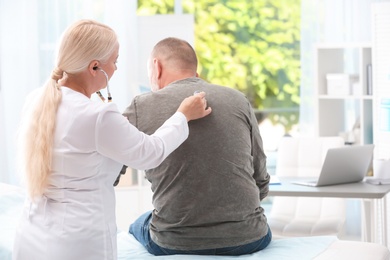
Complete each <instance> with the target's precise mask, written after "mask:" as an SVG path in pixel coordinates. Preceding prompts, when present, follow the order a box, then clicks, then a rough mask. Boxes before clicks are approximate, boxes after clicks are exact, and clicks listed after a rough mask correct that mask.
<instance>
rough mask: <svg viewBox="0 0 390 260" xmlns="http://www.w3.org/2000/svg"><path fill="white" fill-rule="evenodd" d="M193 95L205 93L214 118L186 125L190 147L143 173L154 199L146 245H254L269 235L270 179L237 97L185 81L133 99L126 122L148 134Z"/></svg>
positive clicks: (250, 118)
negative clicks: (266, 199)
mask: <svg viewBox="0 0 390 260" xmlns="http://www.w3.org/2000/svg"><path fill="white" fill-rule="evenodd" d="M194 91H204V92H206V97H207V100H208V104H209V105H210V106H211V107H212V108H213V112H212V114H210V116H208V117H207V118H204V119H203V120H200V121H191V122H190V123H189V127H190V134H189V137H188V139H187V140H186V141H185V142H184V143H183V144H182V145H181V146H180V147H179V148H178V149H177V150H175V151H174V152H173V153H172V154H171V155H169V156H168V157H167V159H166V160H165V161H164V162H163V163H162V164H161V165H160V166H159V167H157V168H155V169H151V170H148V171H146V176H147V178H148V180H149V181H150V182H151V183H152V190H153V192H154V195H153V205H154V207H155V210H154V212H153V218H152V221H151V226H150V232H151V236H152V239H153V241H154V242H155V243H157V244H158V245H160V246H162V247H167V248H172V249H179V250H189V249H192V250H196V249H207V248H218V247H229V246H237V245H240V244H246V243H250V242H253V241H255V240H258V239H259V238H260V237H262V236H264V235H265V234H267V232H268V226H267V222H266V218H265V216H264V212H263V209H262V208H261V207H260V198H261V199H263V198H264V197H266V196H267V193H268V182H269V175H268V173H267V171H266V157H265V155H264V152H263V149H262V141H261V138H260V134H259V129H258V125H257V121H256V118H255V116H254V114H253V111H252V108H251V106H250V103H249V102H248V100H247V99H246V98H245V97H244V96H243V95H242V94H241V93H239V92H238V91H236V90H233V89H229V88H226V87H220V86H216V85H211V84H208V83H206V82H205V81H203V80H201V79H199V78H189V79H184V80H180V81H176V82H173V83H172V84H170V85H168V86H166V87H165V88H163V89H161V90H159V91H157V92H152V93H147V94H144V95H141V96H138V97H136V98H135V99H134V101H133V103H132V105H131V106H130V107H129V108H128V109H127V110H126V112H125V115H126V116H127V117H128V118H129V121H130V122H131V123H132V124H134V125H135V126H136V127H137V128H139V129H140V130H141V131H143V132H145V133H147V134H152V133H153V132H154V131H155V130H156V129H157V128H158V127H159V126H161V124H162V123H163V122H164V121H165V120H166V119H167V118H169V116H170V115H172V114H173V113H174V112H175V111H176V109H177V107H178V104H180V101H181V100H183V98H184V97H187V96H188V95H191V94H192V93H194ZM256 184H257V185H256Z"/></svg>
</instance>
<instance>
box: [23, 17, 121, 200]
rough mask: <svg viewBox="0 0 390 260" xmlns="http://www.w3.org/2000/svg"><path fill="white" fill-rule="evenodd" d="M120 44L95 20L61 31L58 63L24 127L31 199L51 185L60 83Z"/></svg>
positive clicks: (25, 166)
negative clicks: (49, 183) (62, 32)
mask: <svg viewBox="0 0 390 260" xmlns="http://www.w3.org/2000/svg"><path fill="white" fill-rule="evenodd" d="M117 44H118V41H117V36H116V34H115V32H114V31H113V30H112V29H111V28H110V27H108V26H106V25H104V24H101V23H98V22H96V21H93V20H80V21H78V22H76V23H74V24H73V25H71V26H70V27H69V28H68V29H67V30H66V31H65V32H64V34H63V35H62V40H61V41H60V45H59V46H58V50H57V59H56V66H55V69H54V70H53V72H52V74H51V77H50V79H49V80H48V81H47V82H46V84H45V85H44V86H43V93H42V95H40V97H39V99H38V100H36V101H35V102H34V105H33V108H30V109H31V118H29V119H28V122H27V123H25V125H24V127H23V128H24V130H22V131H21V133H20V134H21V136H20V141H21V146H22V147H21V151H20V152H21V155H20V156H21V159H22V162H21V166H22V171H23V172H24V174H25V181H26V185H27V189H28V193H29V196H30V197H31V199H35V198H37V197H40V196H42V195H43V193H44V191H45V188H46V187H47V185H48V181H49V177H50V172H51V166H52V153H53V143H54V133H55V127H56V114H57V109H58V106H59V104H60V102H61V97H62V94H61V90H60V86H61V85H63V84H64V83H66V80H67V78H68V76H71V75H77V74H78V73H79V72H81V71H83V70H85V69H87V68H88V66H89V64H90V63H91V62H92V61H94V60H98V61H100V62H102V63H105V62H106V61H107V60H108V59H109V57H110V56H111V55H112V53H113V52H114V50H115V48H116V46H117Z"/></svg>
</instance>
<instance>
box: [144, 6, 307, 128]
mask: <svg viewBox="0 0 390 260" xmlns="http://www.w3.org/2000/svg"><path fill="white" fill-rule="evenodd" d="M174 2H175V1H174V0H138V15H153V14H173V13H174V4H175V3H174ZM182 7H183V12H184V13H190V14H194V17H195V46H194V48H195V50H196V52H197V55H198V59H199V70H198V73H199V74H200V76H201V77H202V78H204V79H206V80H207V81H209V82H212V83H214V84H219V85H224V86H228V87H232V88H235V89H237V90H239V91H241V92H243V93H244V94H245V95H246V96H247V97H248V99H249V100H250V102H251V103H252V106H253V107H254V108H255V109H259V110H265V111H268V118H270V119H271V120H272V121H274V122H276V121H277V122H279V123H281V124H283V125H284V126H285V127H286V130H287V131H288V130H289V129H290V128H291V126H292V125H294V124H297V122H298V113H299V112H298V107H299V102H300V99H299V89H300V14H301V12H300V0H182ZM275 109H276V110H275Z"/></svg>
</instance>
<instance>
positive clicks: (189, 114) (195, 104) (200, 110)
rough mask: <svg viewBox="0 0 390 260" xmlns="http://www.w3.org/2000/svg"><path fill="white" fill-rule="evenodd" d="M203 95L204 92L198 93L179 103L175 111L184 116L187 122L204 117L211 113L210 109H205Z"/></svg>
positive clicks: (205, 103)
mask: <svg viewBox="0 0 390 260" xmlns="http://www.w3.org/2000/svg"><path fill="white" fill-rule="evenodd" d="M205 95H206V93H205V92H199V93H196V94H194V95H193V96H190V97H187V98H185V99H184V100H183V101H182V102H181V104H180V106H179V108H178V109H177V111H178V112H182V113H183V114H184V115H185V117H186V118H187V122H188V121H191V120H195V119H199V118H202V117H205V116H207V115H208V114H210V113H211V107H207V101H206V98H205Z"/></svg>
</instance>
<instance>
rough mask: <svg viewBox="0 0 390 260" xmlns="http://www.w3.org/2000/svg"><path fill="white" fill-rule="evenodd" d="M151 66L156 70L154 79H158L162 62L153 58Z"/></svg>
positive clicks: (160, 74)
mask: <svg viewBox="0 0 390 260" xmlns="http://www.w3.org/2000/svg"><path fill="white" fill-rule="evenodd" d="M153 66H154V69H155V72H156V79H157V80H159V79H160V78H161V76H162V70H163V68H162V64H161V62H160V61H159V60H158V59H154V60H153Z"/></svg>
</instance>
